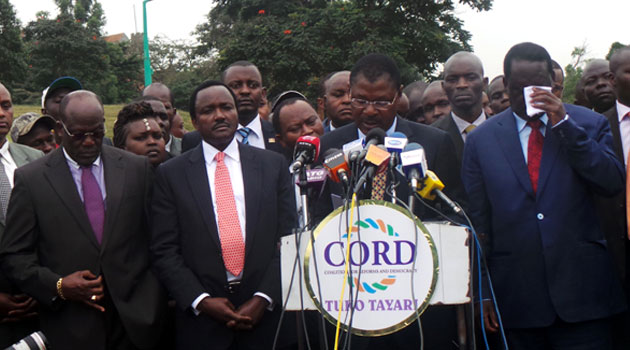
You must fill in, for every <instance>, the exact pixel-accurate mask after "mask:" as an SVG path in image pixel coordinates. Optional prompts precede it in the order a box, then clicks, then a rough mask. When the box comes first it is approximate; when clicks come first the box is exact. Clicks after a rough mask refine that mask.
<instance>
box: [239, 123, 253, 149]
mask: <svg viewBox="0 0 630 350" xmlns="http://www.w3.org/2000/svg"><path fill="white" fill-rule="evenodd" d="M236 132H238V133H239V134H240V135H241V137H242V138H243V139H242V140H241V143H242V144H244V145H249V139H248V137H249V134H251V132H252V129H250V128H248V127H244V128H240V129H238V130H236Z"/></svg>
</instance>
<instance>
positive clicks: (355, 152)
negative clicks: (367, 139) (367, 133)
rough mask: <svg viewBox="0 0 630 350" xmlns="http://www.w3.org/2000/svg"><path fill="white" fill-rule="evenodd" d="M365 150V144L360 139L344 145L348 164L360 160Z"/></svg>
mask: <svg viewBox="0 0 630 350" xmlns="http://www.w3.org/2000/svg"><path fill="white" fill-rule="evenodd" d="M362 150H363V142H362V141H361V140H360V139H356V140H354V141H350V142H348V143H346V144H345V145H343V154H344V155H345V156H346V162H348V163H350V164H352V163H354V162H356V160H357V159H358V156H359V153H360V152H361V151H362Z"/></svg>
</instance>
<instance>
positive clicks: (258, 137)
mask: <svg viewBox="0 0 630 350" xmlns="http://www.w3.org/2000/svg"><path fill="white" fill-rule="evenodd" d="M243 127H248V128H250V129H251V130H252V131H251V132H250V133H249V136H247V141H248V142H249V145H250V146H254V147H257V148H261V149H265V136H264V135H263V131H262V121H260V114H259V115H257V116H256V118H254V119H252V121H251V122H249V124H247V125H245V126H243V125H241V124H239V125H238V128H239V129H240V128H243ZM235 135H236V139H237V140H238V142H242V141H243V137H242V136H241V134H239V133H238V132H237V133H236V134H235Z"/></svg>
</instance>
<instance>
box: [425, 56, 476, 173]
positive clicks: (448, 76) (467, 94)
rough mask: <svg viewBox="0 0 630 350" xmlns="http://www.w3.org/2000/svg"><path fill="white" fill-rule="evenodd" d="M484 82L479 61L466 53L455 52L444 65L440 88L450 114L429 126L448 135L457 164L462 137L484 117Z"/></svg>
mask: <svg viewBox="0 0 630 350" xmlns="http://www.w3.org/2000/svg"><path fill="white" fill-rule="evenodd" d="M487 83H488V80H487V79H486V78H484V76H483V65H482V64H481V60H480V59H479V58H478V57H477V56H475V55H474V54H472V53H470V52H466V51H460V52H457V53H455V54H454V55H452V56H451V57H450V58H449V59H448V60H447V61H446V63H445V64H444V81H443V82H442V88H443V89H444V92H445V93H446V96H447V98H448V101H449V103H450V105H451V113H450V114H448V115H446V116H445V117H444V118H442V119H440V120H438V121H436V122H435V123H433V124H431V126H434V127H436V128H438V129H442V130H444V131H446V132H447V133H448V134H449V135H450V136H451V139H452V140H453V143H454V144H455V151H456V153H457V161H458V164H459V163H461V159H462V153H463V151H464V142H465V141H466V137H467V136H468V134H469V133H470V132H472V131H473V130H474V129H475V128H476V127H477V126H479V125H481V123H483V122H484V121H485V120H486V118H487V116H486V113H485V112H484V110H483V91H484V89H485V87H486V85H487Z"/></svg>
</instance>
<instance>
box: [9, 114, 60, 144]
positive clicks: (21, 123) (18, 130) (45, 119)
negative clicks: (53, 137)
mask: <svg viewBox="0 0 630 350" xmlns="http://www.w3.org/2000/svg"><path fill="white" fill-rule="evenodd" d="M38 122H41V123H44V124H45V125H46V126H47V127H50V129H51V130H52V129H53V128H54V127H55V119H53V117H51V116H49V115H39V114H37V113H35V112H28V113H25V114H22V115H21V116H19V117H17V118H16V119H15V120H14V121H13V126H12V127H11V140H13V142H17V140H18V138H19V137H20V136H24V135H26V134H28V133H29V132H30V131H31V129H33V126H35V124H37V123H38Z"/></svg>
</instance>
